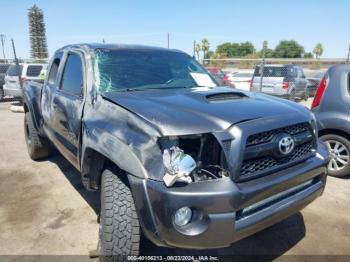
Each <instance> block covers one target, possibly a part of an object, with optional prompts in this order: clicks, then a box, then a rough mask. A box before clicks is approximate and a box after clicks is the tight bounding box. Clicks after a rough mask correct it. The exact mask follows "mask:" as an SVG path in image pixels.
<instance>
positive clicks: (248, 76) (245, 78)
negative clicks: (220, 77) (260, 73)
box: [228, 71, 254, 91]
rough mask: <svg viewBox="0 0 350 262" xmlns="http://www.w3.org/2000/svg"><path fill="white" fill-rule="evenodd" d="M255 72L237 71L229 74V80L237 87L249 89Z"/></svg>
mask: <svg viewBox="0 0 350 262" xmlns="http://www.w3.org/2000/svg"><path fill="white" fill-rule="evenodd" d="M253 74H254V72H253V71H244V72H235V73H233V74H230V75H229V77H228V81H230V82H231V84H233V85H234V86H235V88H238V89H241V90H245V91H249V90H250V85H251V82H252V78H253Z"/></svg>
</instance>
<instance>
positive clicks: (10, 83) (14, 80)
mask: <svg viewBox="0 0 350 262" xmlns="http://www.w3.org/2000/svg"><path fill="white" fill-rule="evenodd" d="M22 71H23V65H20V66H19V74H20V76H21V77H22ZM5 84H6V88H7V89H20V88H21V87H20V84H19V80H18V71H17V66H16V65H15V64H12V65H10V67H9V69H8V70H7V72H6V76H5Z"/></svg>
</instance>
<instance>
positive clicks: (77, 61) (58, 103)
mask: <svg viewBox="0 0 350 262" xmlns="http://www.w3.org/2000/svg"><path fill="white" fill-rule="evenodd" d="M84 68H85V66H84V59H83V55H82V54H81V53H80V52H75V51H74V52H73V51H70V52H68V53H67V54H66V58H65V61H64V68H63V70H62V74H61V79H60V81H59V86H58V88H57V89H56V90H55V92H54V93H53V97H52V109H51V110H52V114H51V117H52V119H51V121H52V122H51V123H52V124H51V128H52V129H53V132H54V136H55V144H56V146H57V147H58V149H59V150H60V152H61V153H62V154H63V155H64V156H65V157H66V158H67V159H68V160H69V161H70V162H71V163H72V164H73V165H74V166H76V167H77V168H79V165H78V152H79V139H80V130H81V118H82V111H83V106H84V102H83V101H84V100H83V98H84V87H85V73H84V72H85V69H84Z"/></svg>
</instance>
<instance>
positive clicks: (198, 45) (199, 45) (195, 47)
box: [194, 43, 202, 61]
mask: <svg viewBox="0 0 350 262" xmlns="http://www.w3.org/2000/svg"><path fill="white" fill-rule="evenodd" d="M201 50H202V46H201V44H200V43H197V44H196V45H195V46H194V51H195V52H196V55H197V60H198V61H199V52H200V51H201Z"/></svg>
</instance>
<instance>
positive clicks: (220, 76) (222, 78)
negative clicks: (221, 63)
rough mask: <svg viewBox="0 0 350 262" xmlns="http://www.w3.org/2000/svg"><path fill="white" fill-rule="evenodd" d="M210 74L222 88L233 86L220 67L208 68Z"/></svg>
mask: <svg viewBox="0 0 350 262" xmlns="http://www.w3.org/2000/svg"><path fill="white" fill-rule="evenodd" d="M206 69H207V70H208V72H209V73H210V75H211V76H213V77H214V79H215V80H216V81H217V82H218V83H219V84H220V85H222V86H232V84H231V83H230V82H229V81H228V76H227V75H226V74H225V73H224V72H223V71H222V70H221V69H220V68H218V67H214V66H212V67H206Z"/></svg>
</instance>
